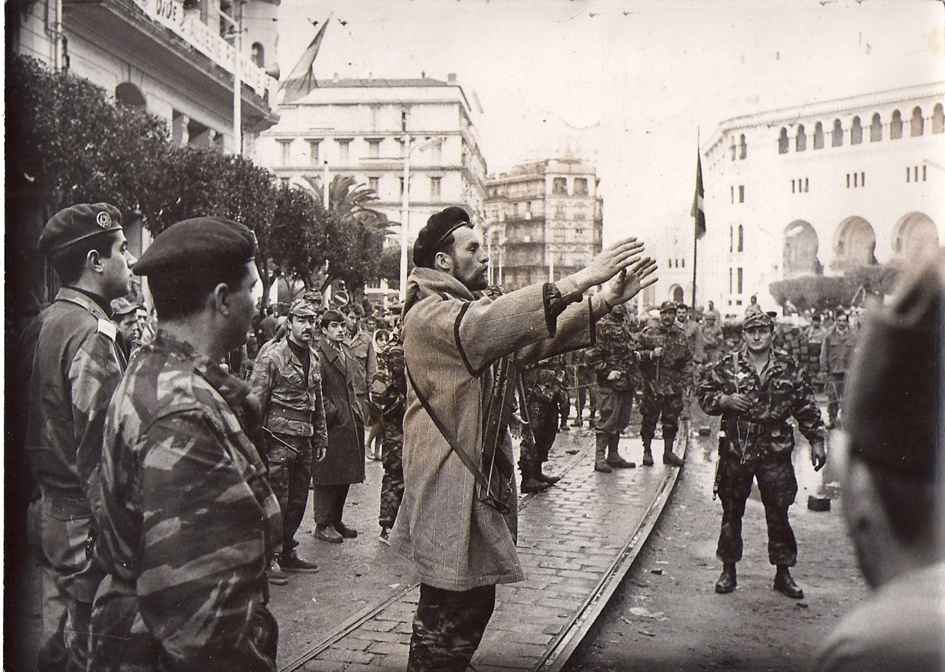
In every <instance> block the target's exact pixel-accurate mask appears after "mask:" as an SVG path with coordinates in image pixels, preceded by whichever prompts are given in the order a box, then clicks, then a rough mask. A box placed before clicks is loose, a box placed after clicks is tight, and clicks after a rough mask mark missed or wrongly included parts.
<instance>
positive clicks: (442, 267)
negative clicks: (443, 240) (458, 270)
mask: <svg viewBox="0 0 945 672" xmlns="http://www.w3.org/2000/svg"><path fill="white" fill-rule="evenodd" d="M433 265H434V266H436V268H437V270H439V271H452V270H453V259H452V257H450V255H448V254H447V253H446V252H437V253H436V255H434V257H433Z"/></svg>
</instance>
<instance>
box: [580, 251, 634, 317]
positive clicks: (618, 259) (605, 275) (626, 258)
mask: <svg viewBox="0 0 945 672" xmlns="http://www.w3.org/2000/svg"><path fill="white" fill-rule="evenodd" d="M642 253H643V243H641V242H639V241H638V240H637V239H636V238H625V239H624V240H619V241H617V242H616V243H614V244H613V245H611V246H609V247H607V248H605V249H604V250H603V251H602V252H601V253H600V254H598V255H597V256H596V257H594V258H593V259H592V260H591V263H590V264H589V265H588V266H587V267H586V268H584V269H582V270H580V271H578V272H577V273H576V274H575V276H573V277H575V280H577V281H578V284H579V285H581V291H582V292H583V291H585V290H587V289H589V288H591V287H593V286H594V285H600V284H603V283H605V282H607V281H608V280H610V279H611V278H612V277H614V276H615V275H617V274H618V273H620V271H622V270H624V269H625V268H627V267H628V266H630V265H631V264H633V263H634V262H636V261H637V260H638V259H639V258H640V255H641V254H642ZM637 291H639V290H637ZM611 305H614V304H611Z"/></svg>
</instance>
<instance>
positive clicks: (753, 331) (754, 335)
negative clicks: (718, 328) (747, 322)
mask: <svg viewBox="0 0 945 672" xmlns="http://www.w3.org/2000/svg"><path fill="white" fill-rule="evenodd" d="M743 333H744V336H745V344H746V345H747V346H748V349H749V350H750V351H751V352H755V353H762V352H765V351H767V350H768V348H770V347H771V328H770V327H763V326H761V325H758V326H754V327H748V328H747V329H745V330H743Z"/></svg>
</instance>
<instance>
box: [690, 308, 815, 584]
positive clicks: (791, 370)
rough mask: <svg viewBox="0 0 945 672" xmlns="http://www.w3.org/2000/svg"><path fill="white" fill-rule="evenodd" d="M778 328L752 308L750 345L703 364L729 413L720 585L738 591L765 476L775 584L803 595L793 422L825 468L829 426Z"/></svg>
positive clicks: (711, 409) (703, 382) (709, 409)
mask: <svg viewBox="0 0 945 672" xmlns="http://www.w3.org/2000/svg"><path fill="white" fill-rule="evenodd" d="M773 330H774V323H773V322H772V320H771V318H770V317H769V316H768V315H767V314H765V313H761V312H754V313H751V314H750V315H748V316H747V317H746V318H745V322H744V324H743V326H742V332H743V339H744V346H743V347H742V349H741V350H738V351H736V352H734V353H732V354H730V355H727V356H725V357H724V358H723V359H722V360H721V361H720V362H719V363H718V364H716V365H714V366H708V367H706V368H705V369H703V371H702V376H701V378H700V383H699V391H698V394H699V404H700V405H701V406H702V410H704V411H705V412H706V413H708V414H709V415H722V416H723V428H724V430H725V436H726V437H727V442H726V444H725V445H724V446H720V454H719V464H718V469H719V470H720V471H719V479H718V491H719V498H720V499H721V500H722V529H721V532H720V534H719V543H718V548H717V551H716V555H717V556H718V558H719V560H721V561H722V565H723V569H722V574H721V576H720V577H719V580H718V582H716V584H715V591H716V592H717V593H730V592H732V591H733V590H735V586H736V584H737V579H736V574H735V563H737V562H738V561H739V560H741V559H742V516H744V514H745V502H746V501H747V500H748V495H749V494H750V493H751V484H752V481H753V480H754V479H756V478H757V480H758V489H759V490H760V491H761V499H762V502H763V503H764V507H765V519H766V520H767V522H768V559H769V560H770V562H771V564H772V565H775V566H776V567H777V572H776V574H775V578H774V589H775V590H778V591H780V592H782V593H784V594H785V595H787V596H788V597H793V598H798V599H799V598H801V597H803V596H804V592H803V591H802V590H801V589H800V588H799V587H798V585H797V584H796V583H795V582H794V579H793V578H792V577H791V574H790V571H789V568H790V567H793V566H794V565H795V563H796V562H797V542H796V540H795V539H794V531H793V530H792V529H791V523H790V521H789V520H788V508H789V507H790V506H791V504H793V503H794V498H795V496H796V495H797V480H796V479H795V477H794V465H793V464H792V463H791V451H792V450H793V449H794V430H793V429H792V428H791V426H790V425H789V424H787V421H788V418H790V417H793V418H794V419H795V420H796V421H797V424H798V428H799V429H800V431H801V433H802V434H803V435H804V436H805V437H806V438H807V440H808V441H809V442H810V445H811V462H812V463H813V465H814V468H815V469H817V470H820V469H821V468H822V467H823V466H824V463H825V461H826V453H825V449H824V425H823V421H822V420H821V418H820V410H819V409H818V408H817V403H816V402H815V401H814V392H813V390H812V389H811V387H810V384H809V383H808V381H807V377H806V375H805V374H804V372H803V370H801V369H799V368H798V366H797V364H796V363H795V362H794V360H793V359H792V358H791V357H789V356H788V355H787V354H786V353H784V352H781V351H775V350H773V349H772V347H771V337H772V333H773ZM723 447H724V450H722V448H723Z"/></svg>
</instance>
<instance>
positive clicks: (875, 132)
mask: <svg viewBox="0 0 945 672" xmlns="http://www.w3.org/2000/svg"><path fill="white" fill-rule="evenodd" d="M882 139H883V122H882V121H880V119H879V112H877V113H876V114H874V115H873V122H872V123H871V124H870V142H879V141H880V140H882Z"/></svg>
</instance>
